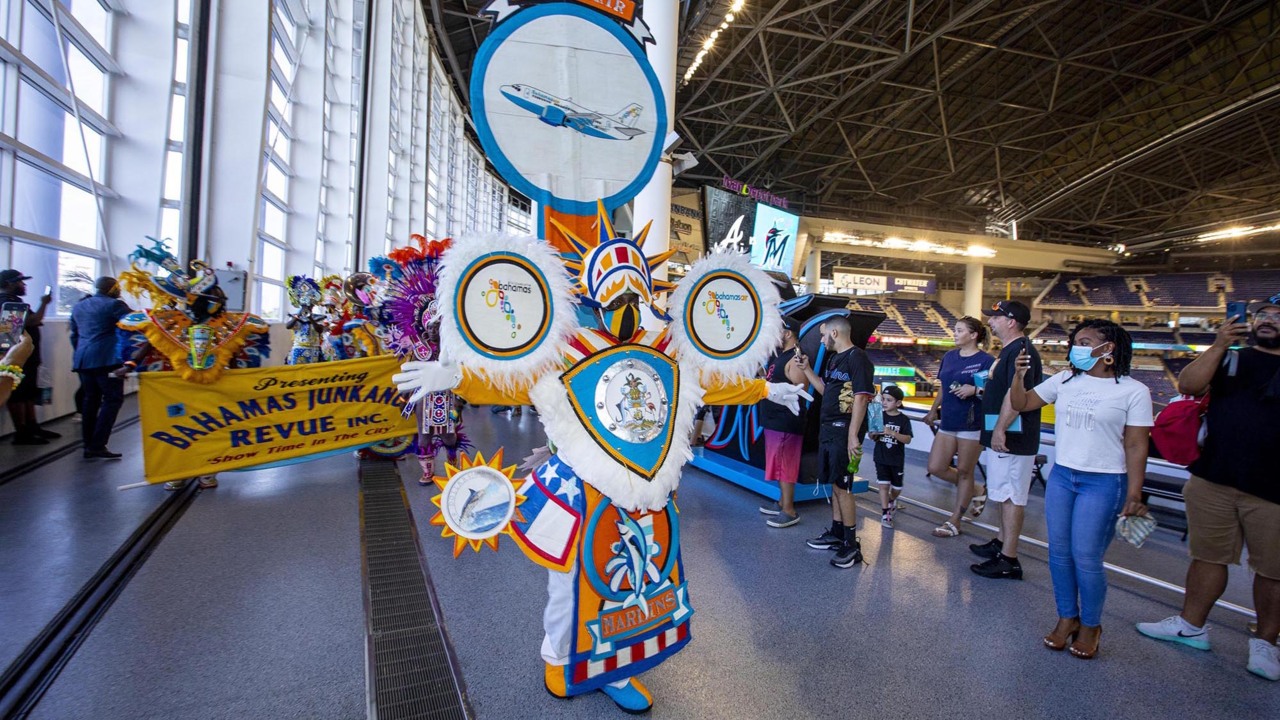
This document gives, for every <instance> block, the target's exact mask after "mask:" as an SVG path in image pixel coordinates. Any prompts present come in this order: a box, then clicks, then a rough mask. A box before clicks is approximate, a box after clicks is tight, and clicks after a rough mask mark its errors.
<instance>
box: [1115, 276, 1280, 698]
mask: <svg viewBox="0 0 1280 720" xmlns="http://www.w3.org/2000/svg"><path fill="white" fill-rule="evenodd" d="M1248 312H1249V315H1251V316H1252V319H1253V322H1252V324H1251V325H1250V324H1246V323H1245V320H1246V319H1247V318H1240V317H1229V318H1227V320H1226V322H1224V323H1222V326H1221V327H1220V328H1218V337H1217V338H1216V339H1215V340H1214V342H1213V345H1211V346H1210V347H1209V349H1208V350H1205V351H1204V352H1203V353H1201V354H1200V357H1198V358H1196V359H1195V361H1194V362H1192V363H1191V364H1190V365H1188V366H1186V367H1185V368H1183V370H1182V373H1181V374H1180V375H1179V376H1178V392H1180V393H1184V394H1186V395H1202V394H1204V393H1205V392H1206V391H1210V392H1211V394H1212V396H1213V401H1212V402H1210V403H1209V412H1208V414H1207V415H1206V422H1207V424H1208V433H1207V434H1206V436H1205V442H1204V449H1203V450H1201V452H1200V457H1199V458H1198V459H1197V460H1196V461H1195V462H1194V463H1192V464H1191V466H1190V467H1189V468H1188V470H1190V471H1191V479H1190V480H1188V481H1187V483H1186V485H1184V486H1183V489H1182V495H1183V498H1184V499H1185V500H1186V504H1187V528H1188V532H1189V536H1190V548H1189V549H1190V551H1191V566H1190V567H1189V568H1187V582H1186V586H1187V592H1186V597H1185V598H1184V600H1183V603H1182V612H1181V613H1179V614H1178V615H1174V616H1172V617H1168V618H1165V619H1164V620H1161V621H1159V622H1151V623H1139V624H1138V632H1140V633H1142V634H1143V635H1146V636H1147V637H1152V638H1155V639H1157V640H1166V641H1169V642H1175V643H1178V644H1181V645H1186V646H1188V647H1193V648H1196V649H1198V650H1208V649H1209V628H1208V625H1207V621H1208V618H1209V611H1210V610H1211V609H1212V608H1213V604H1214V603H1215V602H1217V600H1218V598H1219V597H1221V596H1222V593H1223V591H1225V590H1226V589H1227V568H1228V567H1229V566H1231V565H1235V564H1238V563H1239V562H1240V552H1241V550H1242V549H1243V548H1245V547H1248V548H1249V566H1250V567H1251V568H1253V571H1254V576H1253V598H1254V607H1255V608H1256V609H1257V611H1258V631H1257V633H1255V637H1253V638H1251V639H1250V640H1249V661H1248V664H1247V665H1245V668H1246V669H1247V670H1248V671H1249V672H1251V673H1253V674H1255V675H1258V676H1259V677H1264V678H1266V679H1268V680H1280V648H1277V647H1276V637H1277V635H1280V481H1277V479H1276V469H1275V468H1276V448H1277V447H1280V293H1277V294H1276V295H1273V296H1272V297H1271V298H1270V299H1268V300H1265V301H1263V302H1257V303H1253V304H1251V305H1249V308H1248ZM1246 338H1248V339H1249V340H1252V347H1246V348H1243V349H1241V350H1237V351H1233V350H1230V348H1231V347H1233V346H1236V347H1238V346H1240V345H1244V344H1245V340H1246Z"/></svg>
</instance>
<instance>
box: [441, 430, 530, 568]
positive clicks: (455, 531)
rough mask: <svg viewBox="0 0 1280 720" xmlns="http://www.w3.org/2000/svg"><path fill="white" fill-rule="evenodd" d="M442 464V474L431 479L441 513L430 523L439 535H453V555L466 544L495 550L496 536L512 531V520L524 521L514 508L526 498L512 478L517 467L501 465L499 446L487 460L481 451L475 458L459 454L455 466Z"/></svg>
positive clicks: (474, 548)
mask: <svg viewBox="0 0 1280 720" xmlns="http://www.w3.org/2000/svg"><path fill="white" fill-rule="evenodd" d="M444 467H445V475H444V477H441V476H439V475H437V476H436V477H434V478H432V482H434V483H435V484H436V486H437V487H439V488H440V493H439V494H438V495H436V496H435V497H433V498H431V502H433V503H435V505H436V507H438V508H440V512H438V513H436V514H435V516H433V517H432V518H431V524H432V525H438V526H440V534H441V536H442V537H446V538H448V537H452V538H453V556H454V557H458V556H459V555H461V554H462V549H463V548H465V547H466V546H467V545H470V546H471V549H472V550H475V551H476V552H480V546H482V545H488V546H489V547H491V548H493V549H494V550H497V549H498V537H499V536H500V535H502V534H504V533H506V534H510V533H511V523H512V522H514V521H523V520H524V517H523V516H522V515H521V514H520V511H519V509H517V507H516V506H517V505H519V504H520V503H522V502H524V501H525V498H524V496H522V495H520V494H519V492H518V486H517V485H516V484H515V483H514V482H513V480H512V478H514V477H515V473H516V466H515V465H511V466H509V467H505V468H504V467H502V450H501V449H499V450H498V452H497V453H495V454H494V456H493V457H492V458H491V459H490V460H488V461H487V462H486V461H485V459H484V454H483V453H477V454H476V456H475V458H474V459H473V458H471V457H468V456H467V454H466V453H462V454H460V455H459V456H458V462H457V464H456V465H455V464H453V463H446V464H445V466H444Z"/></svg>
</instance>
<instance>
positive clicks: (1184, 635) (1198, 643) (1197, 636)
mask: <svg viewBox="0 0 1280 720" xmlns="http://www.w3.org/2000/svg"><path fill="white" fill-rule="evenodd" d="M1138 632H1140V633H1142V634H1143V635H1146V636H1147V637H1149V638H1155V639H1156V640H1164V641H1166V642H1175V643H1178V644H1180V645H1186V646H1187V647H1193V648H1195V649H1197V650H1208V649H1209V628H1207V627H1203V628H1200V629H1199V630H1197V629H1195V628H1193V627H1192V626H1191V625H1190V624H1189V623H1187V621H1186V620H1183V619H1182V616H1181V615H1174V616H1173V617H1167V618H1165V619H1163V620H1161V621H1160V622H1153V623H1138Z"/></svg>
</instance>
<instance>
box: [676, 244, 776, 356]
mask: <svg viewBox="0 0 1280 720" xmlns="http://www.w3.org/2000/svg"><path fill="white" fill-rule="evenodd" d="M717 270H732V271H734V272H736V273H739V274H741V275H742V276H744V277H745V278H747V281H748V282H749V283H750V284H751V286H752V287H753V288H755V291H756V294H757V295H759V296H760V333H759V334H758V335H757V336H756V339H755V341H754V342H752V343H751V345H750V346H749V347H748V348H747V349H746V351H744V352H743V353H742V354H741V355H739V356H738V357H736V358H733V359H732V360H715V359H713V358H710V357H707V356H706V355H704V354H703V353H702V352H701V351H700V350H698V349H697V348H696V347H694V345H693V342H692V341H691V340H690V339H689V332H688V330H687V329H686V328H685V324H684V312H685V305H686V304H687V303H688V302H689V301H690V297H689V294H690V293H691V292H693V288H694V287H696V286H697V284H698V282H699V281H701V280H702V278H703V277H704V276H706V275H707V273H711V272H715V271H717ZM779 302H780V298H779V297H778V290H777V288H775V287H774V286H773V280H771V279H770V278H769V276H768V275H766V274H764V272H763V271H761V270H760V269H759V268H757V267H755V266H754V265H752V264H751V262H750V260H748V259H747V256H745V255H740V254H738V253H730V252H726V253H716V254H713V255H709V256H707V257H705V258H703V259H701V260H699V261H697V262H696V263H694V264H693V266H692V267H691V268H689V272H688V273H687V274H686V275H685V276H684V279H682V280H681V281H680V283H679V284H678V285H677V286H676V290H675V292H674V293H672V294H671V304H670V305H669V308H670V313H671V324H670V325H669V326H668V330H669V332H670V334H671V345H672V350H673V353H674V355H675V358H676V359H677V360H678V361H680V363H681V364H682V365H696V366H697V367H699V368H702V372H703V376H704V377H705V378H707V379H708V381H710V380H711V379H712V378H715V377H717V376H719V377H720V378H739V377H743V376H746V377H754V376H755V374H756V372H757V371H758V370H759V369H760V368H761V367H763V366H764V364H765V362H766V361H768V359H769V356H770V355H771V354H773V351H774V350H775V349H776V348H777V347H778V343H779V342H780V341H781V340H782V314H781V313H780V312H779V311H778V303H779Z"/></svg>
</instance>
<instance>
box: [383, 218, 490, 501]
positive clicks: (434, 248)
mask: <svg viewBox="0 0 1280 720" xmlns="http://www.w3.org/2000/svg"><path fill="white" fill-rule="evenodd" d="M411 239H412V241H413V244H411V245H409V246H408V247H403V248H396V249H395V250H392V251H391V252H390V253H388V257H386V258H373V259H371V260H370V261H369V269H370V270H371V271H372V272H373V274H374V275H375V276H376V277H377V278H378V279H379V280H380V281H381V282H382V283H384V284H385V287H386V290H385V292H384V293H383V302H382V304H381V306H380V308H379V313H378V314H379V316H380V317H381V318H382V319H383V320H384V322H383V323H382V325H381V326H380V328H379V330H380V334H381V336H382V339H383V343H384V344H385V345H386V347H387V348H388V349H389V350H391V351H392V352H394V353H396V354H397V355H399V356H400V357H402V358H406V359H410V360H437V359H439V357H440V320H439V318H438V317H436V288H437V286H438V285H439V282H440V254H441V253H442V252H444V250H445V249H446V248H448V247H449V245H450V241H449V240H442V241H428V240H427V239H426V238H425V237H423V236H422V235H416V234H415V235H412V236H411ZM457 400H458V399H457V396H456V395H454V394H453V393H451V392H441V393H430V394H428V395H427V396H426V397H424V398H422V400H421V401H420V402H417V403H413V404H412V405H408V406H406V410H407V411H410V410H411V411H414V412H416V413H417V415H418V438H417V445H416V447H415V453H416V454H417V456H418V463H419V465H421V467H422V478H421V479H420V480H419V483H420V484H423V485H427V484H429V483H430V482H431V479H432V478H433V477H434V476H435V458H436V455H437V454H438V453H439V452H440V451H441V450H444V451H445V454H446V457H447V458H448V461H449V462H450V463H454V464H457V458H458V452H459V451H464V450H469V449H470V448H471V443H470V442H469V441H468V440H467V436H466V434H465V433H464V432H463V430H462V416H461V412H460V409H459V408H458V402H457Z"/></svg>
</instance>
